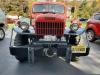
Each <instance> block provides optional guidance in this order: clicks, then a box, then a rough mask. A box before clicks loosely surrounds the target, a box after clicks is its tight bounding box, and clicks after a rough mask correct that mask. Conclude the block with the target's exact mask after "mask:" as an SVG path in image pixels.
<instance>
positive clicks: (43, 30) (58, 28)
mask: <svg viewBox="0 0 100 75" xmlns="http://www.w3.org/2000/svg"><path fill="white" fill-rule="evenodd" d="M63 29H64V23H63V22H36V34H37V35H56V36H62V35H63V33H64V30H63Z"/></svg>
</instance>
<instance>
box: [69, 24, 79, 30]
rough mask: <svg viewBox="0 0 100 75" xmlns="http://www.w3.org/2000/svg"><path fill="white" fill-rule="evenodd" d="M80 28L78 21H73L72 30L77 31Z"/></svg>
mask: <svg viewBox="0 0 100 75" xmlns="http://www.w3.org/2000/svg"><path fill="white" fill-rule="evenodd" d="M78 29H79V26H78V24H77V23H73V24H71V25H70V30H71V31H74V32H76V31H77V30H78Z"/></svg>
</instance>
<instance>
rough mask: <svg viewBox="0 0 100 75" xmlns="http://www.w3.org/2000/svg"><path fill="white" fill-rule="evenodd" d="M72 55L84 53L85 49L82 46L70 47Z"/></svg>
mask: <svg viewBox="0 0 100 75" xmlns="http://www.w3.org/2000/svg"><path fill="white" fill-rule="evenodd" d="M71 49H72V53H86V47H85V46H82V45H78V46H72V47H71Z"/></svg>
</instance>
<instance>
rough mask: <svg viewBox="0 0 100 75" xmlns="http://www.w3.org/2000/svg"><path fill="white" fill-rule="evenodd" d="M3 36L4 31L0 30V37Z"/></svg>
mask: <svg viewBox="0 0 100 75" xmlns="http://www.w3.org/2000/svg"><path fill="white" fill-rule="evenodd" d="M3 37H4V32H3V31H2V30H0V39H2V38H3Z"/></svg>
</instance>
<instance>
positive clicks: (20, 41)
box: [14, 34, 28, 63]
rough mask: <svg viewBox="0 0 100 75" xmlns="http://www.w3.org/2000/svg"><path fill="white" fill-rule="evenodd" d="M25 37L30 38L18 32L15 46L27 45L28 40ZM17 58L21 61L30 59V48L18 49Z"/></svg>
mask: <svg viewBox="0 0 100 75" xmlns="http://www.w3.org/2000/svg"><path fill="white" fill-rule="evenodd" d="M25 39H28V38H25V37H24V36H22V35H20V34H17V35H16V36H15V40H14V45H15V46H25V45H27V44H28V41H27V40H25ZM23 40H24V41H23ZM25 41H26V42H25ZM15 58H16V59H17V60H18V61H19V62H21V63H22V62H25V61H27V60H28V50H24V49H22V50H18V51H17V55H16V56H15Z"/></svg>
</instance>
